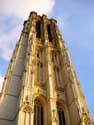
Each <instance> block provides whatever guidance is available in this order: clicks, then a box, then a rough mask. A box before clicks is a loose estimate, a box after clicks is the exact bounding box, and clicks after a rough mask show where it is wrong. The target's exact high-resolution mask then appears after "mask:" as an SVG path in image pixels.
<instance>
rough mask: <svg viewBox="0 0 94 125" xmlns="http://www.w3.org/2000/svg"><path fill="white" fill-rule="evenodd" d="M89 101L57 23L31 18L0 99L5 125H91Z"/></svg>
mask: <svg viewBox="0 0 94 125" xmlns="http://www.w3.org/2000/svg"><path fill="white" fill-rule="evenodd" d="M89 118H90V116H89V112H88V109H87V106H86V102H85V97H84V95H83V93H82V90H81V88H80V83H79V81H78V79H77V77H76V74H75V71H74V68H73V65H72V62H71V59H70V56H69V53H68V49H67V48H66V46H65V42H64V40H63V39H62V36H61V34H60V31H59V29H58V26H57V21H56V20H55V19H48V18H47V16H46V15H43V16H39V15H37V13H36V12H31V13H30V16H29V17H28V20H26V21H25V22H24V27H23V30H22V33H21V36H20V39H19V41H18V43H17V44H16V47H15V50H14V52H13V55H12V58H11V61H10V64H9V67H8V70H7V73H6V76H5V79H4V83H3V87H2V92H1V98H0V125H90V119H89Z"/></svg>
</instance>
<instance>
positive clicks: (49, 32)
mask: <svg viewBox="0 0 94 125" xmlns="http://www.w3.org/2000/svg"><path fill="white" fill-rule="evenodd" d="M47 32H48V39H49V42H52V34H51V25H50V24H48V25H47Z"/></svg>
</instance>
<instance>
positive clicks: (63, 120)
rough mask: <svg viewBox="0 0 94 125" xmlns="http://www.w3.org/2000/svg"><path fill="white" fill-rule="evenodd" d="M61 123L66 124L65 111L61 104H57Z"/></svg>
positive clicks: (60, 124)
mask: <svg viewBox="0 0 94 125" xmlns="http://www.w3.org/2000/svg"><path fill="white" fill-rule="evenodd" d="M57 110H58V118H59V125H65V117H64V111H63V109H62V108H61V107H60V106H57Z"/></svg>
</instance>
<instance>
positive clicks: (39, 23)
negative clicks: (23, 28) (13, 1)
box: [36, 21, 41, 38]
mask: <svg viewBox="0 0 94 125" xmlns="http://www.w3.org/2000/svg"><path fill="white" fill-rule="evenodd" d="M36 37H37V38H41V22H40V21H37V23H36Z"/></svg>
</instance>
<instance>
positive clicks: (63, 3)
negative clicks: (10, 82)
mask: <svg viewBox="0 0 94 125" xmlns="http://www.w3.org/2000/svg"><path fill="white" fill-rule="evenodd" d="M32 10H33V11H37V12H38V13H39V14H43V13H44V14H47V15H48V16H49V17H53V18H56V19H57V20H58V25H59V28H60V31H61V34H62V36H63V39H64V40H65V41H66V44H67V47H68V49H69V52H70V55H71V58H72V62H73V65H74V68H75V71H76V73H77V76H78V79H79V81H80V83H81V87H82V89H83V93H84V95H85V97H86V101H87V105H88V108H89V111H90V114H91V115H92V116H93V112H94V79H93V78H94V76H93V74H94V65H93V64H94V0H45V1H44V0H16V1H15V2H14V1H13V0H7V1H6V0H1V1H0V86H1V85H2V82H3V78H4V75H5V73H6V71H7V66H8V64H9V60H10V57H11V55H12V52H13V49H14V47H15V44H16V42H17V40H18V39H19V36H20V34H21V30H22V25H23V21H24V20H25V19H27V17H28V15H29V12H30V11H32Z"/></svg>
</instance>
